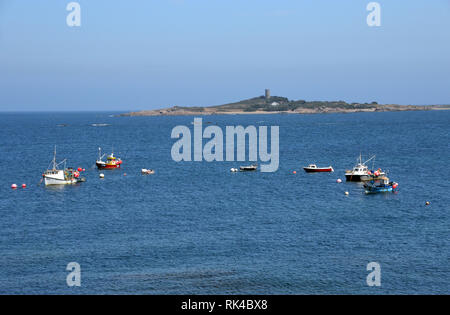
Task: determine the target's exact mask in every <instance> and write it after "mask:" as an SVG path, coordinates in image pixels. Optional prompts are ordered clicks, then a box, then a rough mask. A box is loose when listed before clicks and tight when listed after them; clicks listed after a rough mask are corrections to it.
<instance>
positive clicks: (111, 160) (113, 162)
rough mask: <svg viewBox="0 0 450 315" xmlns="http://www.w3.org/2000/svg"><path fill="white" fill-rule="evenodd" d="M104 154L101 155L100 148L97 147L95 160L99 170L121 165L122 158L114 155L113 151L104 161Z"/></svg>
mask: <svg viewBox="0 0 450 315" xmlns="http://www.w3.org/2000/svg"><path fill="white" fill-rule="evenodd" d="M105 155H106V154H103V155H102V148H98V160H97V161H96V162H95V165H97V168H98V169H99V170H107V169H116V168H120V166H121V165H122V160H121V159H120V158H116V157H115V156H114V152H112V153H111V154H110V155H108V156H107V157H106V162H105V161H103V158H104V157H105Z"/></svg>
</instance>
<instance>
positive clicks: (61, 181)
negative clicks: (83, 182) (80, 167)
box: [44, 177, 77, 186]
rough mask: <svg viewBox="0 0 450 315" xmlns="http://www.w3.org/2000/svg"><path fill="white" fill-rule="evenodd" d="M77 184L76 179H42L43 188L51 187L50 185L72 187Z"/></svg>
mask: <svg viewBox="0 0 450 315" xmlns="http://www.w3.org/2000/svg"><path fill="white" fill-rule="evenodd" d="M75 183H77V180H76V179H70V180H67V179H59V178H52V177H44V184H45V186H52V185H72V184H75Z"/></svg>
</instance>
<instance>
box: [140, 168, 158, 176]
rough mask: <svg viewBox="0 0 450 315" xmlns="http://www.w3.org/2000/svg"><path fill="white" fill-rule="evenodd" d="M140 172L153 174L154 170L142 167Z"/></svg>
mask: <svg viewBox="0 0 450 315" xmlns="http://www.w3.org/2000/svg"><path fill="white" fill-rule="evenodd" d="M141 173H142V175H152V174H155V171H154V170H148V169H146V168H143V169H142V170H141Z"/></svg>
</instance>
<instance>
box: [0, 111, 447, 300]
mask: <svg viewBox="0 0 450 315" xmlns="http://www.w3.org/2000/svg"><path fill="white" fill-rule="evenodd" d="M116 114H117V113H110V112H98V113H96V112H76V113H1V114H0V126H1V128H0V195H1V198H0V215H1V218H0V294H289V295H290V294H448V293H450V197H449V196H450V193H449V192H450V181H449V178H450V167H449V163H450V159H449V157H450V146H449V143H450V141H449V140H450V111H444V110H442V111H437V110H436V111H416V112H381V113H351V114H316V115H297V114H292V115H280V114H271V115H213V116H204V117H203V125H204V127H206V126H208V125H210V126H219V127H221V128H222V130H224V131H225V127H226V126H238V125H242V126H244V127H247V126H256V127H259V126H269V127H270V126H279V168H278V171H276V172H274V173H262V172H259V171H258V172H249V173H241V172H238V173H232V172H230V168H234V167H236V168H238V167H239V166H241V165H248V164H251V163H250V162H230V161H228V162H227V161H224V162H217V161H214V162H205V161H203V162H175V161H174V160H173V159H172V156H171V149H172V146H173V144H174V143H175V142H176V139H172V138H171V133H172V130H173V128H174V127H176V126H186V127H188V128H190V129H191V130H193V124H192V123H193V120H194V117H193V116H179V117H167V116H161V117H119V116H117V115H116ZM205 142H206V141H205ZM55 146H56V151H57V160H58V161H61V160H63V159H67V164H66V165H67V166H72V167H74V168H78V167H81V168H84V169H86V171H85V172H82V176H83V177H85V178H86V182H84V183H80V184H76V185H68V186H61V187H45V186H44V185H43V184H42V183H41V184H40V181H41V178H42V173H43V172H44V171H45V170H46V169H47V167H48V166H49V164H50V162H51V160H52V158H53V151H54V147H55ZM99 147H101V148H102V150H103V152H105V153H110V152H111V151H114V153H115V155H116V156H117V157H120V158H121V159H122V160H123V164H122V168H121V169H120V170H113V171H101V172H102V173H104V175H105V178H103V179H100V178H99V174H100V172H99V171H98V170H97V169H96V167H95V161H96V159H97V157H98V148H99ZM360 153H361V154H362V155H363V159H364V158H367V159H368V158H369V157H370V156H372V155H376V158H375V161H374V162H372V161H371V162H369V166H370V168H374V169H377V168H382V169H383V170H387V171H388V176H389V178H390V179H391V180H393V181H395V182H398V183H399V190H398V192H396V193H383V194H374V195H366V194H365V192H364V189H363V187H362V185H361V184H360V183H350V182H346V181H345V176H344V173H345V170H346V169H351V168H352V167H353V166H354V165H355V164H356V160H357V158H358V157H359V155H360ZM310 163H316V164H317V165H319V166H329V165H332V166H333V167H334V170H335V171H334V172H333V173H322V174H306V173H305V172H304V171H303V169H302V167H303V166H306V165H308V164H310ZM142 168H147V169H154V170H155V174H154V175H149V176H143V175H141V169H142ZM338 179H342V180H343V182H342V183H337V180H338ZM12 184H17V185H18V186H19V188H18V189H11V185H12ZM22 184H26V185H27V187H26V188H21V185H22ZM345 192H348V195H346V194H345ZM426 202H429V203H430V204H429V205H428V206H426ZM72 262H75V263H76V264H78V265H79V267H80V273H79V275H80V277H79V279H80V283H79V284H80V286H77V285H75V286H73V282H70V281H69V280H70V279H72V278H71V277H72V276H71V275H72V274H71V272H72V271H74V269H71V268H68V265H69V264H70V263H72ZM370 263H376V265H377V266H378V267H379V268H378V269H377V270H378V271H379V273H378V274H377V275H379V276H380V277H379V279H380V283H379V284H380V285H379V286H377V285H375V286H371V285H369V283H370V281H368V278H371V277H372V276H373V274H372V272H373V271H374V269H371V268H369V270H368V266H371V265H369V264H370ZM69 266H70V265H69ZM378 271H377V272H378ZM69 284H71V285H69ZM372 284H373V283H372Z"/></svg>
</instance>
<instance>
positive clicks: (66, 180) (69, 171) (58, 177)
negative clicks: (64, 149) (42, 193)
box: [42, 147, 86, 186]
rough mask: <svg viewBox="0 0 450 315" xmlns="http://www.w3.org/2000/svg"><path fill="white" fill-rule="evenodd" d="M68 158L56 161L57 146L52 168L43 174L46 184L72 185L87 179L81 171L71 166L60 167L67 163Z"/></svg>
mask: <svg viewBox="0 0 450 315" xmlns="http://www.w3.org/2000/svg"><path fill="white" fill-rule="evenodd" d="M66 161H67V160H66V159H64V160H62V161H61V162H59V163H56V147H55V152H54V155H53V160H52V162H51V165H52V166H51V168H50V167H49V168H48V169H47V170H46V171H45V172H44V174H42V178H43V180H44V184H45V186H50V185H70V184H76V183H79V182H84V181H86V179H85V178H81V177H80V172H79V171H78V170H74V169H73V168H71V167H68V168H66V167H65V166H64V168H63V169H58V166H59V165H61V164H63V163H64V165H65V164H66Z"/></svg>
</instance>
